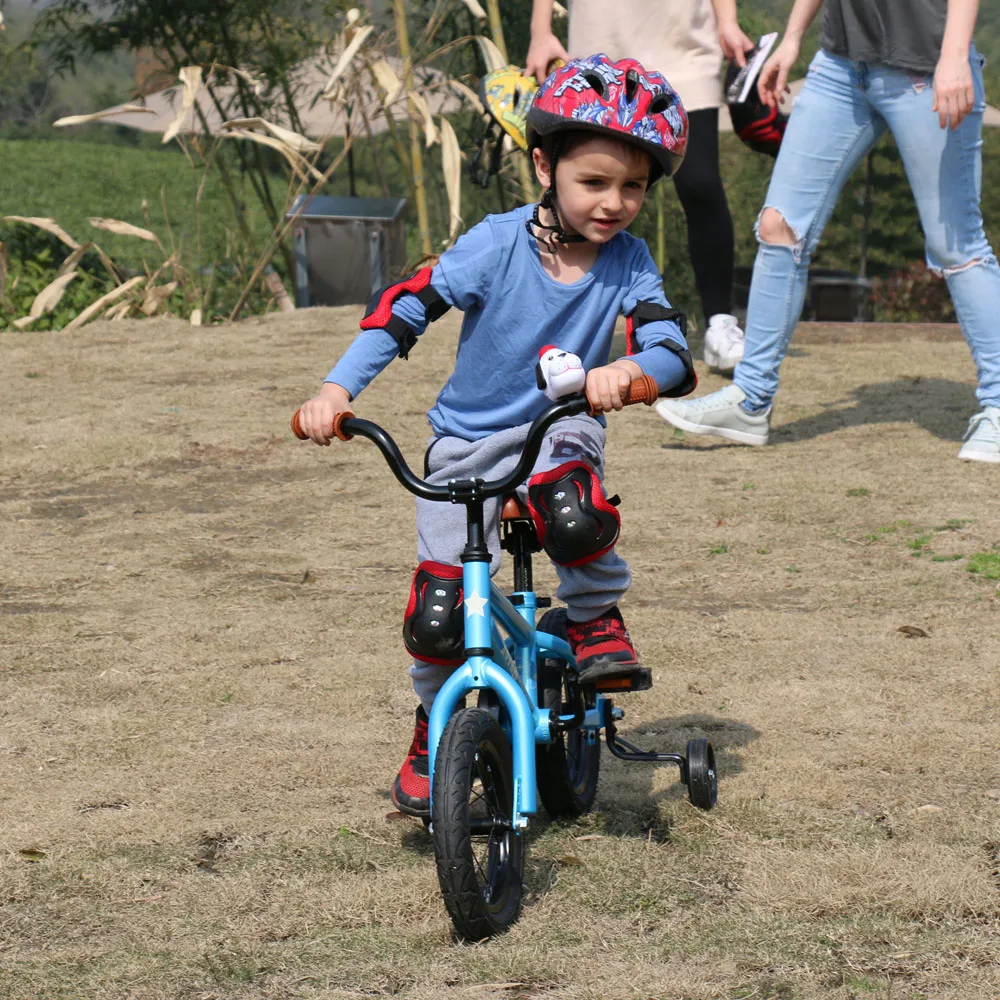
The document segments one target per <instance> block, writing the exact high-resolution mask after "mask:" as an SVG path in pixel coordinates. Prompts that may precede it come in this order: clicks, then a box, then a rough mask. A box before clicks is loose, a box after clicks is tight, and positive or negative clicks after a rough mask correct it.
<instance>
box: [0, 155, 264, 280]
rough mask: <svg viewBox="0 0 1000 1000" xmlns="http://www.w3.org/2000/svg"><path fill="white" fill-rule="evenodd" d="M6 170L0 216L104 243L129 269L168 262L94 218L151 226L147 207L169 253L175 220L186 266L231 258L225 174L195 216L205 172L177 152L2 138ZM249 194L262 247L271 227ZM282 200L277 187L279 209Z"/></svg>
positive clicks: (0, 174)
mask: <svg viewBox="0 0 1000 1000" xmlns="http://www.w3.org/2000/svg"><path fill="white" fill-rule="evenodd" d="M0 163H2V164H3V169H2V170H0V215H25V216H41V217H43V218H52V219H55V220H56V222H58V223H59V225H61V226H62V227H63V229H65V230H66V231H67V232H68V233H69V234H70V235H71V236H73V237H74V238H75V239H76V240H78V241H79V242H81V243H83V242H85V241H87V240H94V241H96V242H98V243H100V244H101V246H103V247H104V248H105V249H106V250H107V251H108V253H109V254H110V255H111V256H112V258H114V259H115V260H116V261H117V262H119V263H121V264H122V265H123V266H130V267H137V266H139V264H140V262H141V259H142V255H143V253H145V254H146V255H147V257H148V259H150V260H151V261H154V262H155V263H154V266H155V264H157V263H159V261H160V259H161V258H160V256H159V254H158V252H157V251H156V249H155V247H152V248H151V247H150V246H149V244H146V243H143V242H142V241H140V240H136V239H135V238H134V237H126V236H115V235H113V234H112V233H108V232H105V231H102V230H98V229H95V228H93V227H92V226H90V225H89V224H88V222H87V220H88V219H89V218H90V217H91V216H102V217H108V218H112V219H122V220H123V221H125V222H131V223H132V224H133V225H137V226H143V227H145V226H146V225H147V223H146V218H145V215H144V212H143V202H145V203H146V206H147V210H148V213H149V221H150V224H151V226H152V228H153V230H154V231H155V232H156V233H157V234H158V235H159V236H160V238H161V240H162V241H163V243H164V245H165V246H169V234H168V230H167V222H168V221H169V224H170V228H171V229H172V231H173V237H174V240H175V241H176V243H177V244H178V245H180V244H183V247H184V248H185V251H186V252H185V253H184V257H183V259H184V261H185V263H186V264H187V265H188V266H191V267H203V266H207V265H209V264H212V263H218V262H221V261H223V260H224V259H225V257H226V247H227V235H226V231H227V229H228V230H230V231H233V230H234V229H235V223H234V222H233V215H232V210H231V208H230V205H229V201H228V199H227V196H226V193H225V191H224V190H223V188H222V185H221V183H220V181H219V178H218V174H217V173H214V172H213V174H212V175H211V176H210V177H209V179H208V182H207V184H206V188H205V193H204V195H203V198H202V202H201V206H200V210H198V211H196V196H197V193H198V186H199V184H200V183H201V180H202V171H201V169H196V168H194V167H192V165H191V164H190V163H189V161H188V160H187V158H186V157H185V156H184V154H183V153H182V152H181V151H180V150H179V149H177V147H176V145H175V146H174V147H173V148H169V149H143V148H134V147H130V146H118V145H111V144H104V143H101V144H98V143H89V142H63V141H59V140H31V139H18V140H4V139H0ZM161 192H162V193H161ZM244 194H245V204H246V206H247V210H248V212H249V213H250V214H249V217H250V221H251V224H252V228H253V230H254V232H255V235H256V237H257V239H258V241H259V242H260V243H261V244H263V242H264V240H265V239H266V237H267V236H268V235H269V234H270V232H271V227H270V226H269V225H268V223H267V219H266V217H265V216H264V213H263V211H262V210H260V209H259V208H258V207H257V203H256V199H255V197H254V196H253V193H252V191H247V192H244ZM282 194H283V191H280V190H278V188H277V187H276V188H275V197H276V198H278V200H279V203H280V201H281V197H282ZM164 206H165V208H166V213H164ZM199 223H200V239H201V247H202V253H201V254H200V255H199V253H198V245H199ZM0 225H6V224H5V223H0Z"/></svg>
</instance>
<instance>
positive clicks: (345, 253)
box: [288, 195, 406, 308]
mask: <svg viewBox="0 0 1000 1000" xmlns="http://www.w3.org/2000/svg"><path fill="white" fill-rule="evenodd" d="M300 209H301V211H300ZM405 209H406V199H405V198H338V197H332V196H329V195H314V196H313V197H311V198H310V197H309V196H308V195H299V197H298V198H296V200H295V202H294V203H293V204H292V207H291V209H290V210H289V212H288V215H289V217H292V216H296V215H297V216H298V217H297V218H296V220H295V223H294V226H293V233H294V241H295V304H296V305H297V306H298V307H299V308H305V307H307V306H344V305H356V304H358V303H361V302H367V301H368V300H369V299H370V298H371V296H372V293H373V292H376V291H378V289H380V288H382V287H383V286H384V285H387V284H389V282H390V281H392V279H393V278H395V277H397V276H398V275H399V274H400V272H401V271H402V269H403V268H404V267H405V266H406V223H405V220H404V210H405Z"/></svg>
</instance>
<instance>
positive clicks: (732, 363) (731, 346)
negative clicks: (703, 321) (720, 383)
mask: <svg viewBox="0 0 1000 1000" xmlns="http://www.w3.org/2000/svg"><path fill="white" fill-rule="evenodd" d="M743 346H744V340H743V331H742V330H741V329H740V327H739V324H738V323H737V322H736V317H735V316H730V315H729V313H716V314H715V315H714V316H712V317H711V318H710V319H709V321H708V329H707V330H706V331H705V364H706V365H708V367H709V368H711V369H713V370H714V371H718V372H722V373H723V374H724V375H728V374H729V373H730V372H732V370H733V369H734V368H735V367H736V365H737V363H738V362H739V361H740V360H741V359H742V358H743Z"/></svg>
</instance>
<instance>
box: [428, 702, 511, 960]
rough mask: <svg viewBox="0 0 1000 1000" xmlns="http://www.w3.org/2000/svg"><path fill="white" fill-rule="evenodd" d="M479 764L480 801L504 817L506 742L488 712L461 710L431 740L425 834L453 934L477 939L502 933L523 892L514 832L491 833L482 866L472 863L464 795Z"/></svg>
mask: <svg viewBox="0 0 1000 1000" xmlns="http://www.w3.org/2000/svg"><path fill="white" fill-rule="evenodd" d="M484 769H485V776H486V777H487V778H488V780H489V782H491V783H492V785H493V786H494V788H493V792H492V793H491V792H490V791H489V790H487V791H486V792H484V796H483V798H482V799H481V800H480V801H482V802H483V803H484V805H487V806H488V807H489V808H490V809H491V810H492V811H493V812H494V814H495V815H497V817H498V818H499V819H501V820H507V821H510V820H511V818H512V816H513V794H514V768H513V762H512V757H511V750H510V744H509V743H508V742H507V737H506V736H505V735H504V733H503V730H502V729H501V728H500V726H499V724H498V723H497V721H496V719H494V718H493V716H492V715H490V714H489V713H487V712H484V711H482V710H481V709H478V708H468V709H464V710H462V711H460V712H457V713H456V714H455V715H453V716H452V717H451V719H449V721H448V724H447V725H446V726H445V729H444V732H443V733H442V735H441V742H440V744H439V745H438V750H437V756H436V759H435V764H434V791H433V796H432V802H431V817H432V823H431V836H432V839H433V842H434V855H435V858H436V862H437V874H438V883H439V885H440V886H441V895H442V896H443V897H444V903H445V907H446V908H447V910H448V914H449V916H450V917H451V921H452V924H453V925H454V927H455V931H456V932H457V933H458V935H459V936H460V937H462V938H464V939H466V940H467V941H481V940H482V939H483V938H487V937H492V936H493V935H495V934H500V933H503V932H504V931H505V930H507V929H508V928H509V927H510V926H511V925H512V924H513V923H514V922H515V921H516V920H517V918H518V916H519V914H520V911H521V896H522V891H523V878H524V837H523V835H522V834H521V832H520V831H517V830H514V829H513V828H512V827H509V828H507V829H503V828H497V829H495V830H494V831H493V832H491V833H490V835H489V839H488V841H487V871H486V872H483V870H482V868H481V867H480V866H478V865H477V861H476V857H475V854H474V851H473V837H472V832H471V830H470V797H471V796H472V793H473V785H474V782H475V779H476V777H477V776H478V777H480V780H482V778H483V776H484ZM491 795H492V798H491ZM499 814H502V815H499ZM498 830H499V832H498ZM494 834H496V840H494ZM494 877H495V878H496V879H497V881H498V882H499V883H501V884H498V885H493V888H492V892H491V893H490V894H489V895H487V892H486V891H485V889H486V888H487V887H488V886H489V884H490V883H491V882H493V878H494Z"/></svg>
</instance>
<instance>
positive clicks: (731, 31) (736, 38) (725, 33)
mask: <svg viewBox="0 0 1000 1000" xmlns="http://www.w3.org/2000/svg"><path fill="white" fill-rule="evenodd" d="M719 44H720V45H721V46H722V54H723V55H724V56H725V57H726V58H727V59H735V60H736V65H737V66H746V64H747V55H746V54H747V53H748V52H749V51H750V50H751V49H752V48H753V42H752V41H750V39H749V38H747V36H746V35H745V34H744V33H743V29H742V28H741V27H740V26H739V24H738V23H737V22H736V21H726V22H720V23H719Z"/></svg>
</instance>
